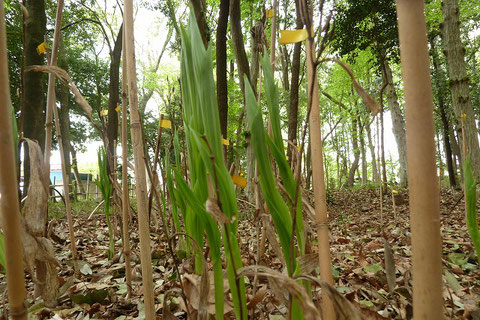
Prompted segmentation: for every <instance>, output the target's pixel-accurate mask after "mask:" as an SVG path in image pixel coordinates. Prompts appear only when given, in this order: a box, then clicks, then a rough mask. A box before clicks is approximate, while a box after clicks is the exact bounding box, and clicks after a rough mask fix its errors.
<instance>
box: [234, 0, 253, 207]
mask: <svg viewBox="0 0 480 320" xmlns="http://www.w3.org/2000/svg"><path fill="white" fill-rule="evenodd" d="M230 29H231V32H232V44H233V51H234V52H235V60H236V62H237V69H238V76H239V80H240V89H241V90H242V95H243V100H244V101H245V80H244V76H245V77H246V78H247V79H249V80H250V79H251V78H250V69H249V64H248V59H247V54H246V53H245V45H244V41H243V33H242V24H241V8H240V0H231V2H230ZM254 94H255V95H256V94H257V92H256V90H254ZM244 105H245V103H244ZM243 114H244V112H243V113H242V117H241V118H244V116H243ZM241 120H242V121H243V119H241ZM247 129H248V128H247ZM246 140H247V147H246V149H247V150H246V153H247V180H248V184H247V188H246V193H247V197H248V199H249V200H250V201H251V202H253V201H254V188H253V187H252V186H253V184H252V180H253V177H254V176H255V157H254V155H253V148H252V146H251V143H250V138H249V137H247V138H246Z"/></svg>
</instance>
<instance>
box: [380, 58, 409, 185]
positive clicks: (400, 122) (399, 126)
mask: <svg viewBox="0 0 480 320" xmlns="http://www.w3.org/2000/svg"><path fill="white" fill-rule="evenodd" d="M383 77H384V82H387V83H388V84H387V87H386V88H385V90H386V93H387V103H388V107H389V109H390V114H391V116H392V127H393V128H392V130H393V135H394V136H395V141H396V142H397V150H398V157H399V162H400V168H399V176H400V185H401V186H402V187H406V186H407V142H406V137H405V118H404V116H403V114H402V110H400V105H399V104H398V96H397V93H396V92H395V86H394V84H393V77H392V69H390V66H389V65H388V62H387V61H385V60H384V61H383Z"/></svg>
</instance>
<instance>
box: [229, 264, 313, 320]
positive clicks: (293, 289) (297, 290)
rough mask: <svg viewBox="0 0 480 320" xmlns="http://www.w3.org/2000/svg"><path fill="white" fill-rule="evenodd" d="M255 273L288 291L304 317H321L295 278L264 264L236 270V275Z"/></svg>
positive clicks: (283, 290)
mask: <svg viewBox="0 0 480 320" xmlns="http://www.w3.org/2000/svg"><path fill="white" fill-rule="evenodd" d="M255 275H257V276H260V277H266V278H267V279H268V280H269V282H270V283H275V284H276V286H277V287H278V288H281V291H282V292H283V293H285V292H288V293H290V294H291V295H292V296H293V297H295V299H296V300H297V302H298V304H299V305H300V308H301V309H302V311H303V313H304V315H305V319H312V320H313V319H320V318H321V317H320V312H319V311H318V309H317V308H316V307H315V304H314V303H313V301H312V300H311V298H310V297H309V295H308V293H307V291H306V290H305V288H304V287H303V286H302V285H300V284H299V283H298V282H297V281H296V280H295V279H292V278H290V277H288V276H287V275H283V274H281V273H280V272H278V271H276V270H273V269H270V268H268V267H264V266H249V267H244V268H240V269H239V270H238V276H255Z"/></svg>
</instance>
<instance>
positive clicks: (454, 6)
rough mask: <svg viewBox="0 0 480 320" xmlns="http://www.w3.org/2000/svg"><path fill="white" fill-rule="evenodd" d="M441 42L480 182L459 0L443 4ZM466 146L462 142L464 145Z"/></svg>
mask: <svg viewBox="0 0 480 320" xmlns="http://www.w3.org/2000/svg"><path fill="white" fill-rule="evenodd" d="M442 13H443V23H442V25H441V29H442V41H443V46H444V49H445V56H446V58H447V67H448V75H449V79H450V91H451V93H452V104H453V110H454V112H455V116H456V120H457V122H458V123H460V119H461V117H462V115H464V114H465V115H466V117H465V121H464V123H465V128H464V129H465V151H466V156H467V157H470V161H471V164H472V169H473V172H474V175H475V177H476V178H477V179H478V178H480V148H479V145H478V131H477V124H476V122H475V113H474V111H473V107H472V101H471V100H470V86H469V79H468V75H467V71H466V67H465V48H464V47H463V45H462V41H461V39H460V21H459V7H458V0H444V1H442ZM461 144H462V145H463V142H461Z"/></svg>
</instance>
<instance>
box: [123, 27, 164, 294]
mask: <svg viewBox="0 0 480 320" xmlns="http://www.w3.org/2000/svg"><path fill="white" fill-rule="evenodd" d="M123 38H124V39H123V42H122V52H123V59H122V244H123V254H124V255H125V278H126V279H125V282H126V285H127V298H130V297H131V295H132V264H131V261H130V253H131V248H130V231H129V221H130V219H129V214H128V210H129V208H130V198H129V196H128V166H127V163H128V153H127V152H128V131H127V129H128V128H127V126H128V124H127V112H128V111H127V107H128V106H127V60H126V58H125V32H124V33H123ZM172 120H173V119H172Z"/></svg>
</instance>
